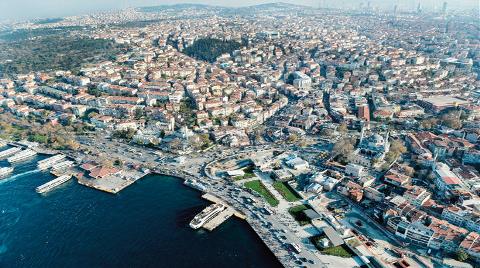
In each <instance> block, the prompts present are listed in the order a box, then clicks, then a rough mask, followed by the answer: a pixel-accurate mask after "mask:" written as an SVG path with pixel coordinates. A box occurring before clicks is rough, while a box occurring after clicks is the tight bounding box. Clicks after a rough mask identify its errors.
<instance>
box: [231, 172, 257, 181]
mask: <svg viewBox="0 0 480 268" xmlns="http://www.w3.org/2000/svg"><path fill="white" fill-rule="evenodd" d="M253 177H255V174H253V173H245V175H243V176H236V177H233V178H232V180H233V181H240V180H246V179H250V178H253Z"/></svg>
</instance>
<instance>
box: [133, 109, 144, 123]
mask: <svg viewBox="0 0 480 268" xmlns="http://www.w3.org/2000/svg"><path fill="white" fill-rule="evenodd" d="M144 115H145V113H144V112H143V109H142V108H140V107H138V108H136V109H135V119H137V120H138V119H140V118H142V117H143V116H144Z"/></svg>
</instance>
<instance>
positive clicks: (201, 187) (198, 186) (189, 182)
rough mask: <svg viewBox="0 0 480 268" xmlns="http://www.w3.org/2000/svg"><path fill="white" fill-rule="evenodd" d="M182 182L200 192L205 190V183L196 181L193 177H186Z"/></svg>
mask: <svg viewBox="0 0 480 268" xmlns="http://www.w3.org/2000/svg"><path fill="white" fill-rule="evenodd" d="M183 184H185V185H187V186H190V187H192V188H194V189H197V190H200V191H202V192H205V191H206V190H207V187H205V185H203V184H202V183H201V182H198V181H197V180H195V179H187V180H185V182H184V183H183Z"/></svg>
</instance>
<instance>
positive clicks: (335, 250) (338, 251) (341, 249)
mask: <svg viewBox="0 0 480 268" xmlns="http://www.w3.org/2000/svg"><path fill="white" fill-rule="evenodd" d="M345 247H346V246H344V245H342V246H336V247H331V248H326V249H324V250H321V251H320V253H322V254H325V255H332V256H337V257H342V258H351V257H353V255H352V254H351V253H350V252H349V250H347V249H346V248H345Z"/></svg>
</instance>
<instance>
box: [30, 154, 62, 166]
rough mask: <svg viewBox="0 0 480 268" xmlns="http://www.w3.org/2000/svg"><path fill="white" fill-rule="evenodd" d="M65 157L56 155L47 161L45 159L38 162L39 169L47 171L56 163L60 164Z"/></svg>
mask: <svg viewBox="0 0 480 268" xmlns="http://www.w3.org/2000/svg"><path fill="white" fill-rule="evenodd" d="M65 157H66V156H65V155H63V154H57V155H54V156H52V157H49V158H47V159H43V160H40V161H38V163H37V167H38V169H40V170H45V169H47V168H50V167H52V166H53V165H55V164H56V163H58V162H59V161H60V160H63V159H64V158H65Z"/></svg>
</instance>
